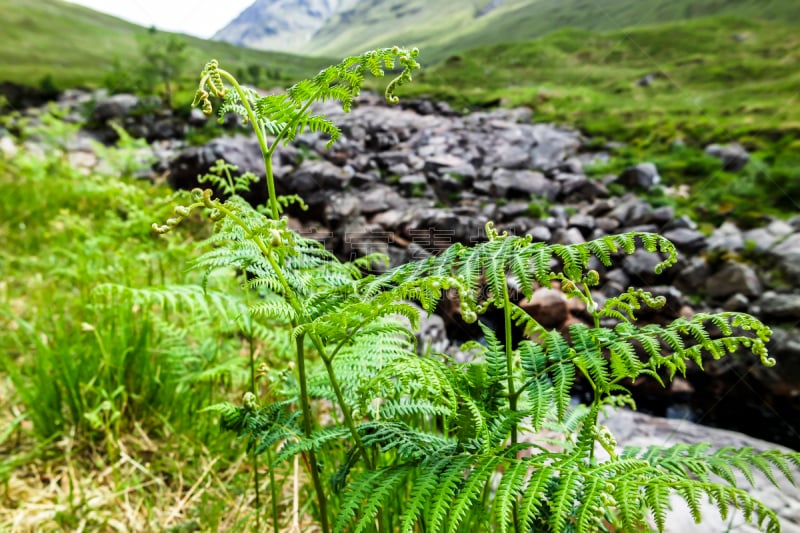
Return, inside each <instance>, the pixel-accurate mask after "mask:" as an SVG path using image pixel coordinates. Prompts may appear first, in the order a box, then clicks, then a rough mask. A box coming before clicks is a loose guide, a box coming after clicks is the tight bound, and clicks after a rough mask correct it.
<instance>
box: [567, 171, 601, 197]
mask: <svg viewBox="0 0 800 533" xmlns="http://www.w3.org/2000/svg"><path fill="white" fill-rule="evenodd" d="M556 181H557V182H558V183H559V184H560V185H561V196H562V197H563V198H564V201H567V202H583V201H587V202H591V201H594V200H595V198H604V197H607V196H608V194H609V193H608V189H607V188H606V186H605V185H603V184H602V183H600V182H599V181H597V180H593V179H589V178H587V177H586V176H584V175H583V174H567V173H561V174H557V175H556Z"/></svg>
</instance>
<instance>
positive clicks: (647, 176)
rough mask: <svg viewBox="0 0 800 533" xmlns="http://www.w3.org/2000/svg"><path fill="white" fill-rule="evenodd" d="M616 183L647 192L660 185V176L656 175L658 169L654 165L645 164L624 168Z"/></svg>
mask: <svg viewBox="0 0 800 533" xmlns="http://www.w3.org/2000/svg"><path fill="white" fill-rule="evenodd" d="M618 181H619V183H621V184H622V185H625V186H626V187H634V188H639V189H644V190H646V191H649V190H650V189H652V188H653V187H655V186H656V185H658V184H659V183H661V176H660V175H659V174H658V168H656V166H655V164H653V163H650V162H645V163H639V164H638V165H634V166H632V167H628V168H626V169H625V170H624V171H622V174H620V175H619V178H618Z"/></svg>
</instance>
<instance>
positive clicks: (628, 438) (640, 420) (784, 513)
mask: <svg viewBox="0 0 800 533" xmlns="http://www.w3.org/2000/svg"><path fill="white" fill-rule="evenodd" d="M602 424H603V425H605V426H606V427H607V428H609V430H610V431H611V433H612V434H613V435H614V437H615V438H616V440H617V443H618V448H619V449H620V450H621V449H622V448H624V447H625V446H638V447H640V448H647V447H649V446H653V445H657V446H669V445H672V444H679V443H685V444H695V443H698V442H709V443H710V444H711V447H712V449H719V448H723V447H726V446H730V447H732V448H737V449H739V448H746V447H751V448H754V449H755V450H757V451H766V450H772V449H782V451H784V452H788V451H790V450H788V449H786V448H781V447H780V446H778V445H776V444H772V443H770V442H766V441H763V440H760V439H755V438H753V437H748V436H747V435H744V434H741V433H736V432H733V431H726V430H722V429H715V428H710V427H707V426H701V425H699V424H695V423H693V422H690V421H688V420H668V419H665V418H657V417H653V416H648V415H646V414H641V413H635V412H632V411H629V410H624V409H617V410H615V411H613V412H611V413H610V414H609V415H607V416H604V419H603V420H602ZM597 457H598V458H603V459H601V460H605V458H607V457H608V453H607V452H605V451H604V450H601V449H600V446H599V445H598V447H597ZM754 470H757V469H754ZM797 471H798V468H797V466H793V467H792V472H793V474H794V476H795V478H796V477H797V474H798V472H797ZM754 475H755V486H753V487H751V486H750V485H749V483H748V482H747V481H746V480H745V479H744V477H743V476H742V475H741V474H738V473H737V475H736V478H737V483H739V486H740V487H747V489H746V490H747V492H748V493H749V494H750V495H751V496H753V497H755V498H757V499H759V500H761V501H762V502H765V503H766V504H767V505H768V506H769V507H770V508H772V509H774V510H775V511H776V512H777V513H778V517H779V520H780V521H781V523H782V525H783V528H784V529H783V530H784V531H785V532H787V533H790V532H791V533H798V532H800V526H798V524H800V489H798V488H797V487H795V486H793V485H792V484H791V483H790V482H789V481H788V480H787V479H786V478H785V477H783V476H782V475H781V474H777V475H776V479H777V481H778V486H777V487H776V486H774V485H773V484H772V483H771V482H770V481H769V479H768V478H767V477H766V476H765V475H764V474H763V473H761V472H758V471H755V472H754ZM671 501H672V503H673V510H672V511H671V512H669V513H668V514H667V521H666V525H665V528H664V531H665V533H706V532H709V531H714V532H721V531H737V532H743V533H756V532H757V531H759V529H758V528H756V527H753V526H751V525H749V524H747V523H746V522H745V520H744V518H743V516H742V514H741V512H740V511H736V510H732V512H731V514H730V515H729V516H728V517H727V518H726V519H722V518H720V516H719V512H718V511H717V509H716V507H715V506H714V504H712V503H710V502H709V501H707V500H706V499H705V498H701V501H700V506H701V513H702V517H703V521H702V523H701V524H696V523H694V520H693V519H692V516H691V513H690V512H689V510H688V508H687V507H686V504H685V503H684V502H683V500H681V499H680V498H679V497H675V496H673V497H672V498H671Z"/></svg>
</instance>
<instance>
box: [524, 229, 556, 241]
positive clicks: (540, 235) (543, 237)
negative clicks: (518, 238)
mask: <svg viewBox="0 0 800 533" xmlns="http://www.w3.org/2000/svg"><path fill="white" fill-rule="evenodd" d="M528 235H530V236H531V237H533V240H534V241H538V242H550V240H551V239H552V237H553V234H552V233H551V232H550V230H549V229H548V228H547V226H536V227H533V228H531V229H530V230H528Z"/></svg>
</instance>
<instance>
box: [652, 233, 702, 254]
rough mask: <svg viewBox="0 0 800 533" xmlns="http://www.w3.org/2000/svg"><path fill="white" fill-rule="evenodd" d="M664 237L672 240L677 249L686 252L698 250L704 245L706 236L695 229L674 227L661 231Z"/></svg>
mask: <svg viewBox="0 0 800 533" xmlns="http://www.w3.org/2000/svg"><path fill="white" fill-rule="evenodd" d="M663 236H664V238H666V239H668V240H670V241H672V243H673V244H674V245H675V246H676V247H677V248H678V249H679V250H684V251H686V252H690V253H693V252H698V251H700V250H702V249H703V248H705V247H706V237H705V235H703V234H702V233H700V232H699V231H697V230H691V229H689V228H676V229H672V230H669V231H665V232H664V233H663Z"/></svg>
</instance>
